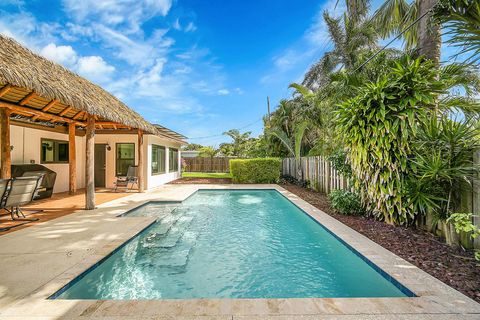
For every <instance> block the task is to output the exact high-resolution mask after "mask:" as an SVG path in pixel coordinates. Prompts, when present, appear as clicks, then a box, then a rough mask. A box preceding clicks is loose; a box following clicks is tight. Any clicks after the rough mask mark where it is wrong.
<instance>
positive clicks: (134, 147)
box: [115, 142, 137, 177]
mask: <svg viewBox="0 0 480 320" xmlns="http://www.w3.org/2000/svg"><path fill="white" fill-rule="evenodd" d="M120 144H132V145H133V159H120V160H133V164H132V165H133V166H134V165H135V161H136V160H137V152H136V149H137V148H136V145H135V142H116V143H115V177H124V176H125V175H126V174H127V173H125V175H119V174H118V160H119V158H118V145H120Z"/></svg>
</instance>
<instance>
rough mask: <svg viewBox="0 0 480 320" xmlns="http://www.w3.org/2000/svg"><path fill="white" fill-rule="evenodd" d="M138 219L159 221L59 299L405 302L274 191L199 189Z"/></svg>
mask: <svg viewBox="0 0 480 320" xmlns="http://www.w3.org/2000/svg"><path fill="white" fill-rule="evenodd" d="M139 215H140V216H155V217H157V222H156V223H154V224H153V225H152V226H151V227H149V228H147V229H145V230H144V231H142V232H141V233H140V234H139V235H137V236H136V237H134V238H133V239H132V240H131V241H129V242H128V243H127V244H126V245H124V246H123V247H121V248H120V249H119V250H117V251H116V252H115V253H113V254H112V255H111V256H109V257H108V258H107V259H106V260H104V261H103V262H102V263H100V264H99V265H98V266H96V267H95V268H93V269H91V270H89V271H88V272H86V273H85V274H84V275H82V276H80V277H79V278H77V279H76V280H74V281H73V282H72V283H71V284H69V285H68V286H67V287H66V289H64V290H63V291H61V293H59V294H58V295H57V296H56V298H60V299H118V300H133V299H189V298H305V297H405V296H407V295H408V290H407V289H405V288H402V287H401V285H399V284H398V283H397V284H396V285H395V284H394V283H393V282H391V281H389V280H387V278H386V277H385V276H384V275H382V274H380V273H379V272H377V271H376V270H375V269H374V267H373V266H372V265H371V264H369V263H367V262H366V261H364V259H362V258H361V256H360V255H359V254H357V253H355V252H354V251H352V250H351V249H349V248H348V247H347V246H346V245H345V244H343V243H342V242H341V241H340V240H339V239H337V238H336V237H335V236H334V235H332V234H331V233H330V232H329V231H327V230H326V229H325V228H324V227H322V226H321V225H320V224H318V223H317V222H315V221H314V220H313V219H311V218H310V217H309V216H308V215H307V214H306V213H304V212H303V211H302V210H300V209H299V208H298V207H296V206H295V205H294V204H293V203H292V202H290V201H289V200H288V199H286V198H285V197H284V196H282V195H281V194H280V193H279V192H277V191H275V190H241V191H240V190H219V191H216V190H215V191H214V190H200V191H198V192H197V193H195V194H194V195H192V196H191V197H190V198H188V199H187V200H185V201H184V202H182V203H177V204H174V203H166V204H161V203H150V204H147V205H146V206H143V207H141V208H139V209H137V210H135V211H132V212H130V213H128V216H139ZM121 219H128V217H125V218H121ZM404 292H407V293H404Z"/></svg>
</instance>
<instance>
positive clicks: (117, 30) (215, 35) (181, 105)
mask: <svg viewBox="0 0 480 320" xmlns="http://www.w3.org/2000/svg"><path fill="white" fill-rule="evenodd" d="M379 2H380V1H378V0H377V1H375V2H374V7H376V6H377V5H376V4H377V3H379ZM335 3H336V1H335V0H330V1H313V0H303V1H300V0H297V1H294V2H293V1H290V0H243V1H234V0H230V1H227V0H209V1H204V0H147V1H137V0H123V1H114V0H81V1H80V0H57V1H47V0H32V1H22V0H2V1H1V2H0V33H3V34H6V35H9V36H12V37H13V38H15V39H16V40H18V41H20V42H21V43H23V44H24V45H26V46H28V47H29V48H30V49H32V50H34V51H36V52H38V53H40V54H42V55H44V56H45V57H47V58H49V59H51V60H54V61H56V62H58V63H60V64H62V65H64V66H65V67H67V68H69V69H71V70H73V71H75V72H77V73H78V74H80V75H82V76H84V77H86V78H88V79H89V80H91V81H93V82H95V83H97V84H99V85H101V86H102V87H104V88H105V89H107V90H108V91H110V92H111V93H113V94H115V95H116V96H117V97H118V98H120V99H121V100H122V101H124V102H125V103H126V104H127V105H128V106H130V107H131V108H133V109H135V110H136V111H137V112H139V113H140V114H141V115H142V116H144V117H145V118H146V119H147V120H149V121H151V122H153V123H160V124H162V125H164V126H167V127H169V128H171V129H173V130H176V131H178V132H180V133H183V134H184V135H186V136H188V137H191V138H194V139H192V140H191V142H197V143H202V144H206V145H218V144H219V143H220V142H223V141H228V138H227V137H225V136H221V133H222V132H224V131H226V130H228V129H232V128H243V130H249V131H252V132H253V134H254V135H257V134H259V133H260V132H261V130H262V122H261V121H259V120H260V119H261V117H262V115H264V114H265V113H266V97H267V95H268V96H270V99H271V105H272V109H273V107H274V106H275V105H276V104H277V103H278V101H279V100H280V99H281V98H288V97H289V96H290V95H291V91H290V90H289V89H288V84H289V83H291V82H294V81H300V80H301V78H302V75H303V74H304V72H305V71H306V70H307V68H308V66H309V65H311V64H312V63H313V62H315V61H316V60H317V59H319V58H320V57H321V55H322V53H323V52H324V51H325V50H328V49H329V42H328V41H327V38H326V26H325V24H324V22H323V19H322V12H323V11H324V10H329V11H330V12H332V13H333V12H334V11H335V13H336V14H338V13H339V12H341V10H342V8H341V7H338V8H336V9H335ZM219 135H220V136H219ZM211 136H213V137H211ZM198 137H207V138H202V139H197V138H198Z"/></svg>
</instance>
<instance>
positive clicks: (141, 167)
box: [137, 130, 145, 192]
mask: <svg viewBox="0 0 480 320" xmlns="http://www.w3.org/2000/svg"><path fill="white" fill-rule="evenodd" d="M137 135H138V146H137V147H138V148H137V149H138V172H137V175H138V192H144V191H145V189H144V179H143V171H144V166H145V163H144V152H143V131H142V130H138V133H137Z"/></svg>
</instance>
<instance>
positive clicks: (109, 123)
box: [95, 121, 128, 127]
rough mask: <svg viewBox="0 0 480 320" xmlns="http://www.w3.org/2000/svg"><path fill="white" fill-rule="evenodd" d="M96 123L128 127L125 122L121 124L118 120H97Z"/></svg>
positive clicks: (98, 124)
mask: <svg viewBox="0 0 480 320" xmlns="http://www.w3.org/2000/svg"><path fill="white" fill-rule="evenodd" d="M95 124H96V125H97V126H125V127H128V126H127V125H125V124H121V123H118V122H112V121H96V122H95Z"/></svg>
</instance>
